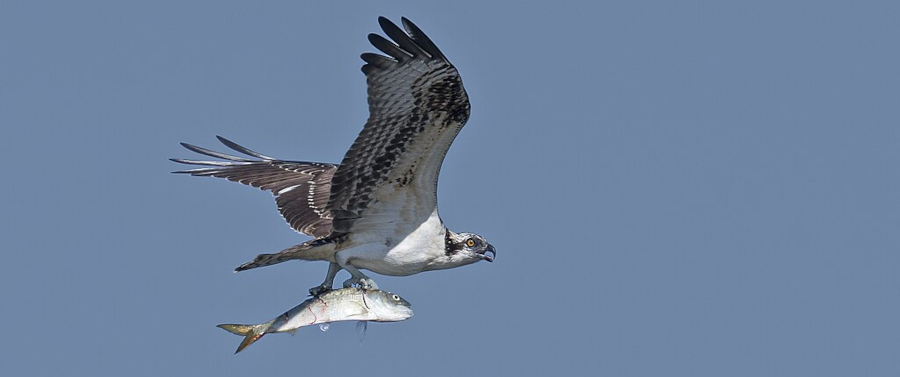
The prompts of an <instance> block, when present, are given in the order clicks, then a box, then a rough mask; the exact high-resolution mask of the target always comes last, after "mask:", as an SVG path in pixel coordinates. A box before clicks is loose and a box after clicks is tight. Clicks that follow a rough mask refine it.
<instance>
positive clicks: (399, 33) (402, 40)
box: [378, 17, 431, 58]
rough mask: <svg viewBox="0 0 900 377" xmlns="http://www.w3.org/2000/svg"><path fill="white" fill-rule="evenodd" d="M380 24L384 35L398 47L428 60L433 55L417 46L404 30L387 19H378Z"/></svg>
mask: <svg viewBox="0 0 900 377" xmlns="http://www.w3.org/2000/svg"><path fill="white" fill-rule="evenodd" d="M378 24H379V25H381V30H384V33H385V34H387V36H388V37H390V38H391V39H392V40H393V41H394V42H395V43H397V45H399V46H400V48H401V49H403V50H404V51H406V52H409V53H411V54H413V56H417V55H421V54H424V55H426V56H427V57H428V58H431V54H429V53H428V52H427V51H425V50H423V49H422V47H420V46H419V45H417V44H416V42H415V41H413V40H412V38H410V37H409V35H408V34H406V33H405V32H404V31H403V30H401V29H400V27H398V26H397V25H395V24H394V23H393V22H391V21H390V20H388V19H387V18H385V17H378Z"/></svg>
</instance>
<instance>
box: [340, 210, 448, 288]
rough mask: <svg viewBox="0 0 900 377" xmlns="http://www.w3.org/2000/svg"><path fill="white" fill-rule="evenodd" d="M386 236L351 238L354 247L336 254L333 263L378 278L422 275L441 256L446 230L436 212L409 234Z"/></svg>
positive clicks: (354, 236)
mask: <svg viewBox="0 0 900 377" xmlns="http://www.w3.org/2000/svg"><path fill="white" fill-rule="evenodd" d="M388 234H390V235H389V236H387V237H385V236H380V237H373V235H372V233H368V236H365V235H363V234H358V235H357V234H352V235H351V236H350V237H351V238H350V240H349V241H350V244H351V245H353V244H356V245H355V246H351V247H350V248H347V249H344V250H341V251H339V252H337V254H335V256H336V259H337V260H338V262H339V263H348V262H349V263H350V264H352V265H353V266H356V267H357V268H364V269H367V270H369V271H372V272H375V273H378V274H382V275H392V276H405V275H412V274H416V273H419V272H422V271H425V267H426V266H427V265H428V264H429V262H431V261H433V260H434V259H435V258H440V257H442V256H443V255H444V252H445V250H444V240H445V236H446V229H445V228H444V224H443V223H442V222H441V219H440V217H439V216H438V213H437V210H436V209H435V210H434V212H433V213H432V214H431V215H430V216H429V217H428V219H427V220H426V221H425V222H423V223H421V224H420V225H419V226H418V227H416V228H415V229H413V230H412V231H411V232H409V233H407V234H397V233H394V232H389V233H388Z"/></svg>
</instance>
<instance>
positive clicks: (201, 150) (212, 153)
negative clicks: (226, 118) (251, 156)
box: [181, 143, 253, 162]
mask: <svg viewBox="0 0 900 377" xmlns="http://www.w3.org/2000/svg"><path fill="white" fill-rule="evenodd" d="M181 146H182V147H185V148H187V149H189V150H190V151H192V152H196V153H200V154H202V155H206V156H209V157H215V158H221V159H223V160H229V161H239V162H253V160H248V159H245V158H240V157H237V156H232V155H230V154H225V153H219V152H216V151H211V150H209V149H206V148H202V147H198V146H196V145H192V144H188V143H181Z"/></svg>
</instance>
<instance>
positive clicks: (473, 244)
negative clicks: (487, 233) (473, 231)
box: [466, 238, 475, 247]
mask: <svg viewBox="0 0 900 377" xmlns="http://www.w3.org/2000/svg"><path fill="white" fill-rule="evenodd" d="M466 246H468V247H474V246H475V240H473V239H471V238H469V239H467V240H466Z"/></svg>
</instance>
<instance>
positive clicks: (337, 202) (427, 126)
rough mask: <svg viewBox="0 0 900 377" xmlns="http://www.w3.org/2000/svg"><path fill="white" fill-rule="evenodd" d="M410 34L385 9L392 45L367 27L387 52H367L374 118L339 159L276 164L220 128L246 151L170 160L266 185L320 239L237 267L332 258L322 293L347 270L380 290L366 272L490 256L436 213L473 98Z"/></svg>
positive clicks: (489, 249)
mask: <svg viewBox="0 0 900 377" xmlns="http://www.w3.org/2000/svg"><path fill="white" fill-rule="evenodd" d="M402 21H403V26H404V28H405V29H406V32H404V31H403V30H401V29H400V28H399V27H398V26H397V25H395V24H393V23H392V22H391V21H389V20H388V19H386V18H384V17H379V18H378V23H379V24H380V25H381V28H382V29H383V30H384V33H385V34H386V35H387V36H388V37H390V38H391V40H393V42H392V41H390V40H388V39H386V38H384V37H382V36H380V35H377V34H369V42H370V43H372V45H373V46H375V48H377V49H378V50H380V51H381V52H383V53H384V54H386V55H387V56H383V55H379V54H374V53H364V54H362V55H361V57H362V60H364V61H365V64H364V65H363V66H362V71H363V73H364V74H365V76H366V84H367V86H368V103H369V118H368V120H367V121H366V124H365V126H364V127H363V129H362V132H360V134H359V136H358V137H357V138H356V141H354V142H353V145H352V146H351V147H350V150H348V151H347V153H346V154H345V155H344V159H343V161H341V163H340V164H339V165H338V164H329V163H321V162H304V161H289V160H281V159H277V158H273V157H269V156H266V155H263V154H261V153H258V152H255V151H252V150H250V149H247V148H245V147H243V146H240V145H238V144H236V143H234V142H232V141H230V140H228V139H225V138H223V137H221V136H217V138H218V139H219V141H221V142H222V143H223V144H224V145H225V146H227V147H229V148H231V149H233V150H235V151H237V152H240V153H242V154H244V155H247V156H249V157H250V158H246V157H237V156H233V155H229V154H224V153H219V152H215V151H212V150H209V149H205V148H201V147H198V146H195V145H190V144H186V143H181V145H183V146H184V147H185V148H187V149H189V150H191V151H193V152H196V153H199V154H202V155H206V156H209V157H214V158H218V159H221V160H222V161H219V160H216V161H199V160H187V159H172V161H175V162H179V163H183V164H190V165H201V166H204V167H202V168H196V169H191V170H182V171H177V172H175V173H186V174H190V175H194V176H211V177H220V178H225V179H228V180H231V181H235V182H240V183H243V184H246V185H250V186H253V187H257V188H259V189H262V190H267V191H270V192H271V193H272V194H273V195H274V196H275V202H276V204H277V205H278V210H279V212H281V215H282V216H284V218H285V220H287V222H288V223H289V224H290V226H291V227H292V228H294V229H295V230H297V231H298V232H301V233H304V234H307V235H310V236H312V237H314V238H315V239H313V240H310V241H307V242H304V243H302V244H299V245H295V246H291V247H289V248H287V249H284V250H282V251H279V252H277V253H275V254H261V255H259V256H257V257H256V259H254V260H253V261H251V262H247V263H245V264H243V265H241V266H239V267H237V268H236V269H235V271H244V270H249V269H251V268H256V267H263V266H269V265H273V264H276V263H281V262H284V261H287V260H292V259H301V260H309V261H317V260H321V261H328V262H329V263H330V264H329V267H328V273H327V274H326V276H325V281H324V282H322V284H321V285H319V286H316V287H313V288H312V289H310V293H311V294H313V295H319V294H321V293H324V292H327V291H328V290H331V289H332V286H333V282H334V277H335V275H336V274H337V273H338V272H339V271H340V270H341V269H344V270H347V271H348V272H349V273H350V274H351V277H350V279H347V281H345V282H344V284H343V285H344V287H351V286H353V285H358V286H360V287H362V288H366V289H377V287H378V286H377V285H376V284H375V282H374V281H372V279H371V278H369V277H368V276H366V275H365V274H363V273H362V272H360V270H362V269H365V270H369V271H372V272H375V273H378V274H382V275H392V276H406V275H412V274H416V273H419V272H422V271H429V270H441V269H447V268H453V267H459V266H464V265H467V264H471V263H475V262H478V261H481V260H486V261H488V262H491V261H493V259H494V256H495V255H496V252H495V250H494V247H493V246H492V245H491V244H489V243H488V242H487V241H486V240H485V239H484V237H481V236H479V235H477V234H474V233H456V232H453V231H451V230H449V229H447V228H446V227H445V226H444V222H443V221H442V220H441V218H440V216H439V215H438V208H437V181H438V175H439V173H440V168H441V163H442V162H443V160H444V156H445V155H446V154H447V150H448V149H449V148H450V144H451V143H452V142H453V139H454V138H456V135H457V134H458V133H459V130H460V129H462V127H463V125H464V124H465V123H466V120H468V119H469V99H468V96H467V95H466V91H465V89H464V88H463V85H462V80H461V79H460V77H459V73H458V72H457V71H456V68H454V67H453V65H452V64H450V62H449V61H448V60H447V58H446V57H445V56H444V54H443V53H441V51H440V50H438V48H437V46H435V44H434V43H433V42H432V41H431V40H430V39H429V38H428V37H427V36H425V34H424V33H422V30H420V29H419V28H418V27H417V26H416V25H415V24H413V23H412V22H410V21H409V20H407V19H406V18H403V19H402Z"/></svg>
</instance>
